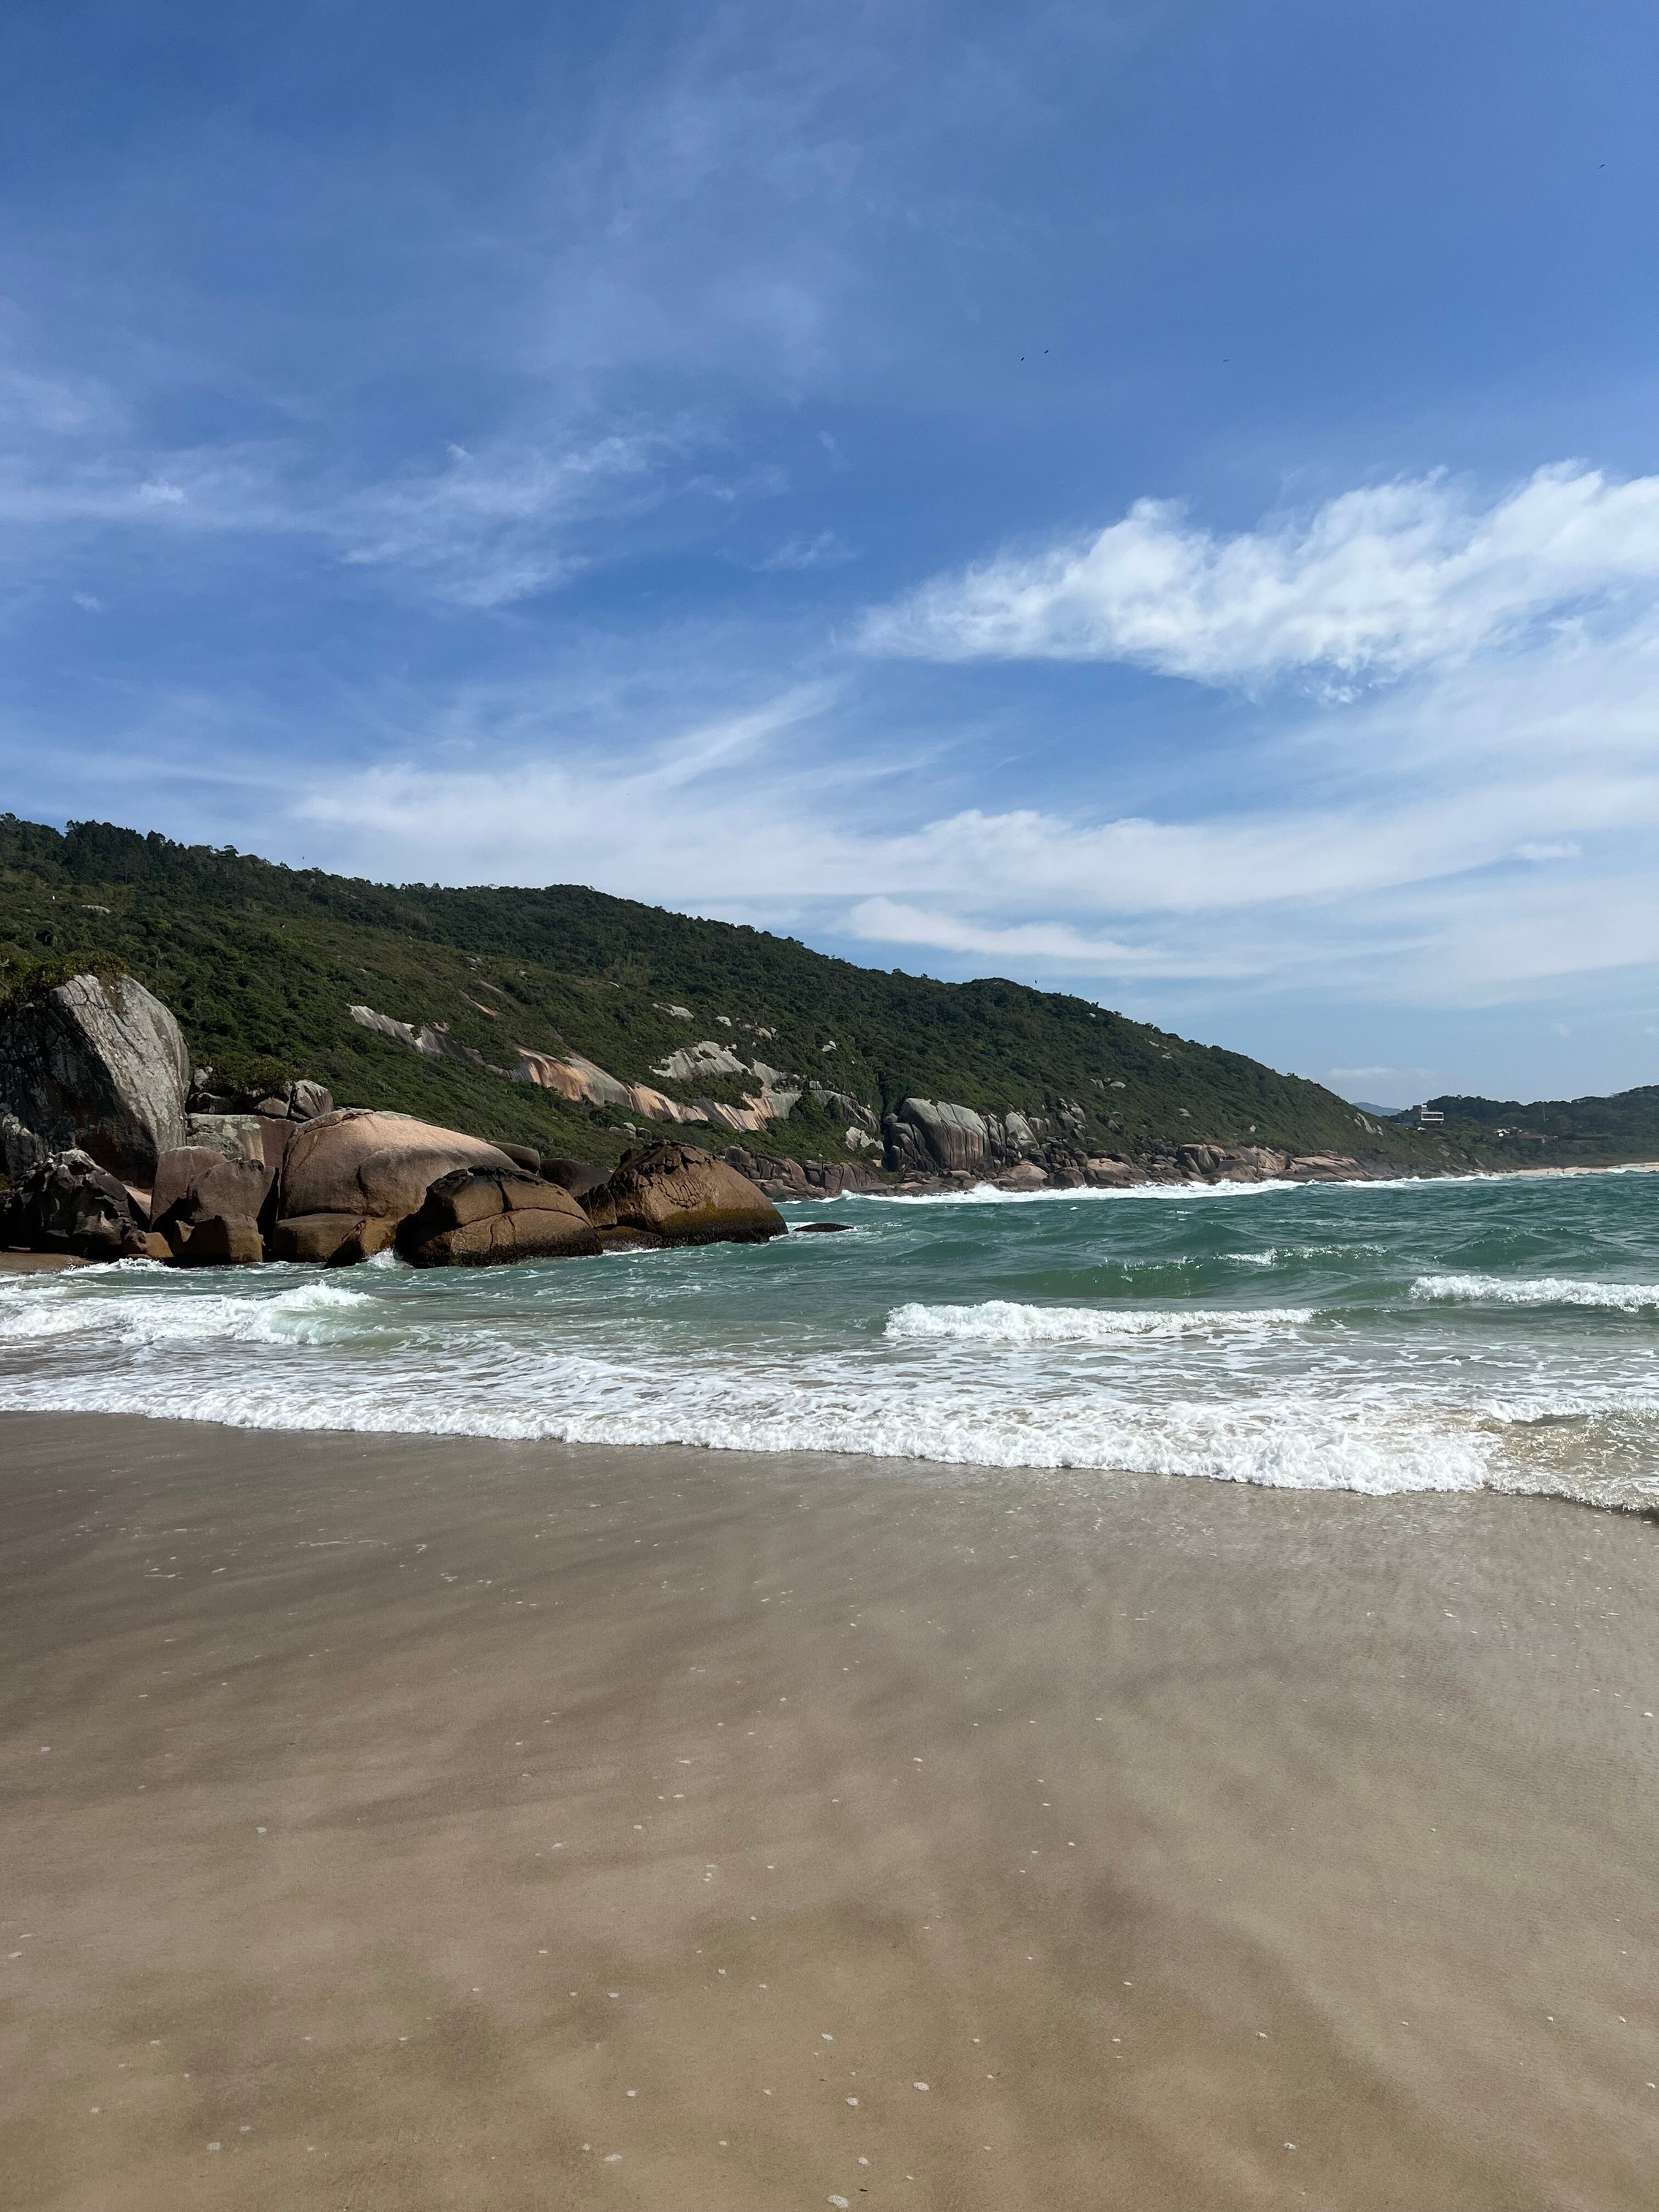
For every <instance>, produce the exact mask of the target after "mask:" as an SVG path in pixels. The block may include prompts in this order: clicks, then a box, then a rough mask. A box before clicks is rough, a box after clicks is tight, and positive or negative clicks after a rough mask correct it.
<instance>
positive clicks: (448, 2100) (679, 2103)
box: [0, 1416, 1659, 2212]
mask: <svg viewBox="0 0 1659 2212" xmlns="http://www.w3.org/2000/svg"><path fill="white" fill-rule="evenodd" d="M0 1533H3V1540H4V1541H3V1549H0V1658H3V1674H0V1680H3V1686H4V1727H3V1769H0V1771H3V1790H4V1807H3V1819H4V1830H3V1857H4V1862H5V1876H4V1881H3V1887H0V1918H3V1921H4V1923H5V1926H4V1929H3V1934H4V1936H5V1939H6V1940H4V1941H3V1942H0V1977H3V1978H0V2173H3V2174H4V2176H5V2188H4V2192H3V2193H4V2197H5V2201H6V2203H7V2204H8V2206H9V2207H10V2208H12V2212H24V2208H31V2212H32V2209H33V2208H38V2207H47V2206H50V2207H52V2208H54V2212H58V2208H64V2212H68V2208H73V2212H179V2209H180V2208H183V2212H193V2208H197V2207H210V2206H211V2207H227V2206H234V2207H235V2208H237V2212H265V2208H270V2212H278V2208H281V2212H312V2208H316V2212H343V2208H349V2212H383V2208H384V2212H393V2208H396V2212H428V2208H430V2209H431V2212H438V2208H443V2212H453V2208H468V2212H470V2208H474V2207H476V2208H479V2212H483V2209H484V2208H489V2212H520V2208H523V2212H530V2208H535V2212H548V2208H566V2207H574V2208H580V2212H586V2208H588V2207H590V2206H591V2207H607V2208H608V2207H617V2208H625V2212H702V2208H710V2212H712V2209H713V2208H715V2207H719V2208H720V2212H782V2208H786V2207H793V2206H800V2207H817V2206H823V2205H825V2204H829V2205H831V2206H836V2205H839V2204H841V2203H842V2201H843V2200H844V2201H845V2203H847V2205H848V2206H849V2207H865V2206H868V2207H870V2208H872V2212H873V2209H874V2208H877V2207H891V2206H898V2207H906V2208H928V2212H934V2209H935V2208H937V2212H946V2208H951V2212H954V2209H955V2208H967V2207H986V2208H996V2212H1025V2208H1032V2209H1033V2212H1036V2208H1042V2212H1049V2208H1066V2212H1070V2209H1071V2208H1078V2212H1084V2208H1089V2212H1094V2208H1100V2207H1122V2208H1125V2212H1254V2208H1256V2207H1279V2206H1286V2207H1295V2206H1303V2205H1308V2206H1313V2207H1317V2208H1322V2212H1383V2208H1388V2212H1532V2208H1537V2212H1546V2208H1547V2212H1564V2208H1566V2209H1567V2212H1576V2208H1596V2212H1611V2208H1614V2207H1619V2208H1623V2207H1630V2208H1632V2212H1635V2208H1638V2207H1643V2208H1645V2207H1647V2206H1650V2205H1651V2204H1652V2203H1653V2202H1654V2196H1655V2184H1654V2176H1655V2173H1656V2172H1659V2089H1656V2087H1654V2084H1655V2083H1656V2082H1659V2040H1656V2033H1655V2028H1656V2021H1655V1990H1656V1987H1659V1977H1656V1972H1655V1967H1656V1953H1655V1942H1654V1938H1655V1934H1656V1922H1659V1883H1656V1880H1655V1875H1656V1857H1659V1854H1656V1845H1655V1838H1656V1832H1659V1830H1656V1814H1659V1788H1656V1758H1659V1720H1656V1719H1655V1718H1654V1717H1652V1716H1653V1711H1654V1709H1656V1708H1659V1682H1656V1680H1655V1673H1656V1669H1655V1665H1654V1653H1655V1634H1654V1627H1653V1623H1654V1619H1655V1609H1654V1604H1653V1600H1654V1595H1655V1583H1656V1576H1655V1565H1656V1548H1655V1547H1656V1543H1659V1529H1656V1528H1654V1527H1653V1526H1651V1525H1650V1524H1649V1523H1647V1522H1642V1521H1638V1520H1633V1519H1627V1518H1623V1517H1617V1516H1612V1515H1598V1514H1595V1513H1592V1512H1589V1511H1585V1510H1578V1509H1575V1508H1573V1507H1571V1506H1566V1505H1563V1504H1556V1503H1552V1502H1543V1501H1538V1502H1534V1501H1529V1500H1516V1499H1510V1498H1415V1499H1413V1498H1389V1499H1365V1498H1352V1497H1347V1496H1341V1495H1336V1496H1329V1497H1323V1496H1320V1497H1316V1496H1310V1495H1307V1494H1300V1495H1297V1494H1294V1493H1288V1492H1261V1491H1252V1490H1247V1489H1243V1488H1233V1487H1231V1486H1223V1485H1218V1484H1208V1483H1204V1482H1199V1481H1186V1482H1182V1481H1160V1480H1143V1479H1139V1478H1102V1477H1099V1476H1097V1475H1089V1476H1075V1477H1073V1476H1036V1477H1033V1476H1029V1475H1009V1474H994V1475H985V1476H975V1475H971V1474H969V1475H964V1474H963V1472H962V1471H961V1470H953V1471H950V1472H943V1471H934V1470H930V1469H928V1468H918V1467H911V1466H896V1465H894V1464H891V1463H876V1462H856V1461H847V1460H837V1459H834V1458H829V1457H823V1458H817V1457H814V1458H806V1457H799V1458H792V1459H767V1458H754V1459H749V1458H746V1457H744V1456H742V1455H726V1454H718V1453H706V1452H696V1451H690V1450H650V1451H633V1452H630V1451H625V1450H619V1449H594V1448H586V1449H569V1448H563V1447H558V1446H552V1445H547V1444H541V1443H538V1444H533V1445H532V1444H526V1445H523V1446H516V1445H506V1444H492V1443H477V1442H473V1441H443V1440H419V1441H413V1440H409V1439H404V1438H392V1437H326V1436H309V1435H299V1436H273V1435H253V1434H248V1433H245V1432H240V1431H228V1430H223V1429H215V1428H209V1427H191V1426H185V1425H166V1424H159V1423H146V1422H139V1421H131V1422H128V1421H117V1420H111V1419H96V1418H90V1417H80V1416H76V1417H54V1418H35V1417H24V1416H6V1417H3V1418H0ZM47 1746H50V1749H46V1748H45V1747H47ZM924 2085H925V2086H924ZM866 2161H867V2162H866Z"/></svg>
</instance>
